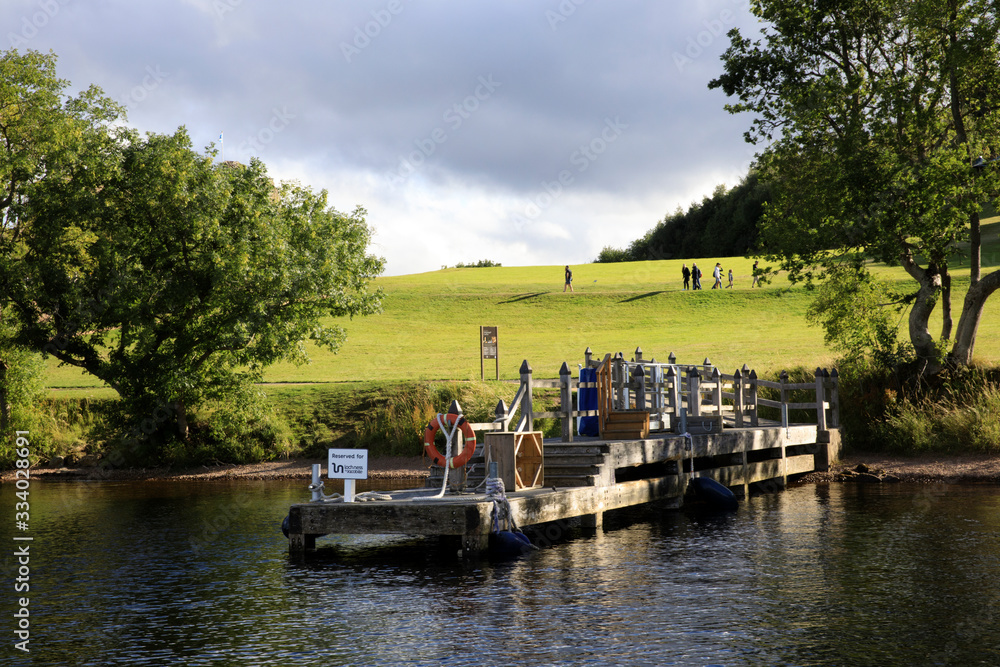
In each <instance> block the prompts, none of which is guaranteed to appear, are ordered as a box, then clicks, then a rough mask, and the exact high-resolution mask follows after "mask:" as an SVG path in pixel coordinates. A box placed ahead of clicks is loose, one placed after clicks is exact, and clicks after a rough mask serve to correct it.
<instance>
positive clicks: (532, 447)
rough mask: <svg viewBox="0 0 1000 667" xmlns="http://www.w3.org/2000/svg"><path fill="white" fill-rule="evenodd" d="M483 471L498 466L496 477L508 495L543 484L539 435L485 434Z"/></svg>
mask: <svg viewBox="0 0 1000 667" xmlns="http://www.w3.org/2000/svg"><path fill="white" fill-rule="evenodd" d="M484 449H485V450H486V471H487V474H488V473H489V466H490V461H496V462H497V475H498V476H499V477H500V479H502V480H503V485H504V488H505V489H506V490H507V491H520V490H522V489H533V488H535V487H539V486H542V485H543V484H544V483H545V470H544V468H545V465H544V457H543V452H542V433H541V431H526V432H523V433H487V434H486V443H485V446H484Z"/></svg>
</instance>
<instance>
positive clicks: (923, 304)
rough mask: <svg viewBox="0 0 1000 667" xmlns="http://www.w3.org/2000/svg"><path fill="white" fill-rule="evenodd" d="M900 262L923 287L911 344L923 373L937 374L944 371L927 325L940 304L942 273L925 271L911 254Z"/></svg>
mask: <svg viewBox="0 0 1000 667" xmlns="http://www.w3.org/2000/svg"><path fill="white" fill-rule="evenodd" d="M900 263H901V264H902V265H903V268H904V269H906V272H907V273H909V274H910V275H911V276H912V277H913V279H914V280H916V281H917V283H918V284H919V285H920V289H919V291H918V292H917V297H916V299H914V301H913V307H912V308H911V309H910V321H909V324H910V343H911V344H912V345H913V351H914V352H915V353H916V355H917V360H918V361H919V362H920V364H921V368H920V374H921V375H924V376H927V375H935V374H937V373H938V372H939V371H940V370H941V361H940V360H939V359H938V352H937V345H935V344H934V336H932V335H931V331H930V326H929V324H928V323H929V321H930V318H931V313H933V312H934V306H935V305H936V304H937V296H938V292H940V291H941V274H940V273H939V272H938V270H937V267H936V266H935V265H934V264H931V265H930V266H928V267H927V268H926V269H924V268H922V267H921V266H920V265H918V264H917V263H916V261H914V259H913V255H912V254H910V253H909V252H907V253H905V254H904V255H903V256H902V257H900Z"/></svg>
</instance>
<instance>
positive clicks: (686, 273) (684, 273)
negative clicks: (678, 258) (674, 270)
mask: <svg viewBox="0 0 1000 667" xmlns="http://www.w3.org/2000/svg"><path fill="white" fill-rule="evenodd" d="M681 277H682V278H683V279H684V289H690V287H691V269H689V268H688V265H687V264H684V265H682V266H681Z"/></svg>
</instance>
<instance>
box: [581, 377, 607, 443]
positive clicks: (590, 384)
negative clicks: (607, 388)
mask: <svg viewBox="0 0 1000 667" xmlns="http://www.w3.org/2000/svg"><path fill="white" fill-rule="evenodd" d="M576 396H577V409H578V410H580V411H581V412H582V411H584V410H597V369H596V368H581V369H580V391H579V392H577V395H576ZM576 430H577V433H579V434H580V435H594V436H597V435H600V434H601V433H600V430H601V426H600V423H599V422H598V418H597V415H594V416H593V417H580V423H579V425H578V428H577V429H576Z"/></svg>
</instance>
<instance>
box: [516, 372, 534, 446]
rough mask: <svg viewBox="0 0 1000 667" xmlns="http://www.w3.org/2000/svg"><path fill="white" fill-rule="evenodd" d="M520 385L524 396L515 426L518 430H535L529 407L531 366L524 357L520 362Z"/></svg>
mask: <svg viewBox="0 0 1000 667" xmlns="http://www.w3.org/2000/svg"><path fill="white" fill-rule="evenodd" d="M521 385H522V386H523V387H524V396H522V397H521V422H520V423H519V424H518V426H517V430H518V431H533V430H535V419H534V417H533V415H532V407H531V366H529V365H528V360H527V359H525V360H524V362H523V363H522V364H521Z"/></svg>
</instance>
